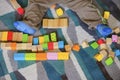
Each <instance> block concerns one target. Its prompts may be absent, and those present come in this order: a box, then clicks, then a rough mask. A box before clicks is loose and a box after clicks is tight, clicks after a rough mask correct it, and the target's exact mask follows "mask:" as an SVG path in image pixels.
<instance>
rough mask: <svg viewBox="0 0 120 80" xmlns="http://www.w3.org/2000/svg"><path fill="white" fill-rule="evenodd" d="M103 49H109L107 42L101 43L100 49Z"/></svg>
mask: <svg viewBox="0 0 120 80" xmlns="http://www.w3.org/2000/svg"><path fill="white" fill-rule="evenodd" d="M102 49H106V50H107V49H108V47H107V45H106V44H101V45H100V50H102Z"/></svg>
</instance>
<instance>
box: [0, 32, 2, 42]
mask: <svg viewBox="0 0 120 80" xmlns="http://www.w3.org/2000/svg"><path fill="white" fill-rule="evenodd" d="M0 41H2V32H0Z"/></svg>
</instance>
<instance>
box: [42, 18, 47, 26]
mask: <svg viewBox="0 0 120 80" xmlns="http://www.w3.org/2000/svg"><path fill="white" fill-rule="evenodd" d="M42 25H43V28H47V27H48V19H43V22H42Z"/></svg>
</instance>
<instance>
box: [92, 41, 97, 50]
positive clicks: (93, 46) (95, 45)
mask: <svg viewBox="0 0 120 80" xmlns="http://www.w3.org/2000/svg"><path fill="white" fill-rule="evenodd" d="M90 46H91V47H92V48H93V49H97V48H98V44H97V42H93V43H92V44H91V45H90Z"/></svg>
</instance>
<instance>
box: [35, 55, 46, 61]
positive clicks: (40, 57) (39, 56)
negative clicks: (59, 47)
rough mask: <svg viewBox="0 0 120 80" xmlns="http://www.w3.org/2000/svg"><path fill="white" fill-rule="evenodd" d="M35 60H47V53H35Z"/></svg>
mask: <svg viewBox="0 0 120 80" xmlns="http://www.w3.org/2000/svg"><path fill="white" fill-rule="evenodd" d="M36 60H47V53H37V54H36Z"/></svg>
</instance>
